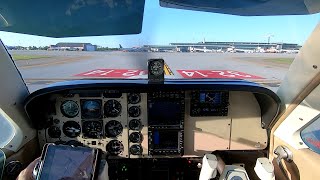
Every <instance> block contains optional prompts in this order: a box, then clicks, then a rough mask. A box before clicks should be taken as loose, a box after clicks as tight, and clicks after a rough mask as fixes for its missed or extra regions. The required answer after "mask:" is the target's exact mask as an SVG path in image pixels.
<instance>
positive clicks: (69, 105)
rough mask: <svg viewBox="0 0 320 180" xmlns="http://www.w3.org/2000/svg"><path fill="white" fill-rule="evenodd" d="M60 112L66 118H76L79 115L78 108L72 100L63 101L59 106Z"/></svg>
mask: <svg viewBox="0 0 320 180" xmlns="http://www.w3.org/2000/svg"><path fill="white" fill-rule="evenodd" d="M60 110H61V113H62V114H63V115H64V116H66V117H68V118H73V117H76V116H77V115H78V114H79V106H78V104H77V103H76V102H75V101H72V100H67V101H64V102H63V103H62V104H61V106H60Z"/></svg>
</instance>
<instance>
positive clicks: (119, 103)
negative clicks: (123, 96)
mask: <svg viewBox="0 0 320 180" xmlns="http://www.w3.org/2000/svg"><path fill="white" fill-rule="evenodd" d="M109 101H115V102H116V103H118V105H120V110H119V112H118V113H117V114H107V112H108V111H107V110H106V105H107V103H108V102H109ZM103 111H104V112H103V115H104V116H105V117H111V118H114V117H118V116H120V115H121V113H122V104H121V102H120V101H118V100H116V99H109V100H107V101H105V102H104V104H103Z"/></svg>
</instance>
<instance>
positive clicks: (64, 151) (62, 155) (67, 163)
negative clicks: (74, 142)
mask: <svg viewBox="0 0 320 180" xmlns="http://www.w3.org/2000/svg"><path fill="white" fill-rule="evenodd" d="M95 161H96V153H95V150H94V149H90V148H84V147H71V146H56V145H49V146H48V149H47V153H46V155H45V160H44V162H43V167H42V171H41V174H40V178H39V179H41V180H42V179H46V180H69V179H93V176H94V167H95Z"/></svg>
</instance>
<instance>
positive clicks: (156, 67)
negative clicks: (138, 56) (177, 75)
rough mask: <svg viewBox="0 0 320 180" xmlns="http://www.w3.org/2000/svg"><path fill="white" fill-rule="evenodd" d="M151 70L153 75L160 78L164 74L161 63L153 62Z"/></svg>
mask: <svg viewBox="0 0 320 180" xmlns="http://www.w3.org/2000/svg"><path fill="white" fill-rule="evenodd" d="M150 70H151V73H152V74H153V75H156V76H159V75H161V74H163V65H162V63H161V62H159V61H153V62H151V65H150Z"/></svg>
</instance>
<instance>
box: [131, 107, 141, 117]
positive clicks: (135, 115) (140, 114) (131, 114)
mask: <svg viewBox="0 0 320 180" xmlns="http://www.w3.org/2000/svg"><path fill="white" fill-rule="evenodd" d="M132 108H137V109H138V110H139V113H138V115H134V116H133V115H132V114H131V113H130V109H132ZM128 114H129V116H130V117H134V118H136V117H139V116H140V115H141V108H140V106H131V107H129V109H128Z"/></svg>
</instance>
